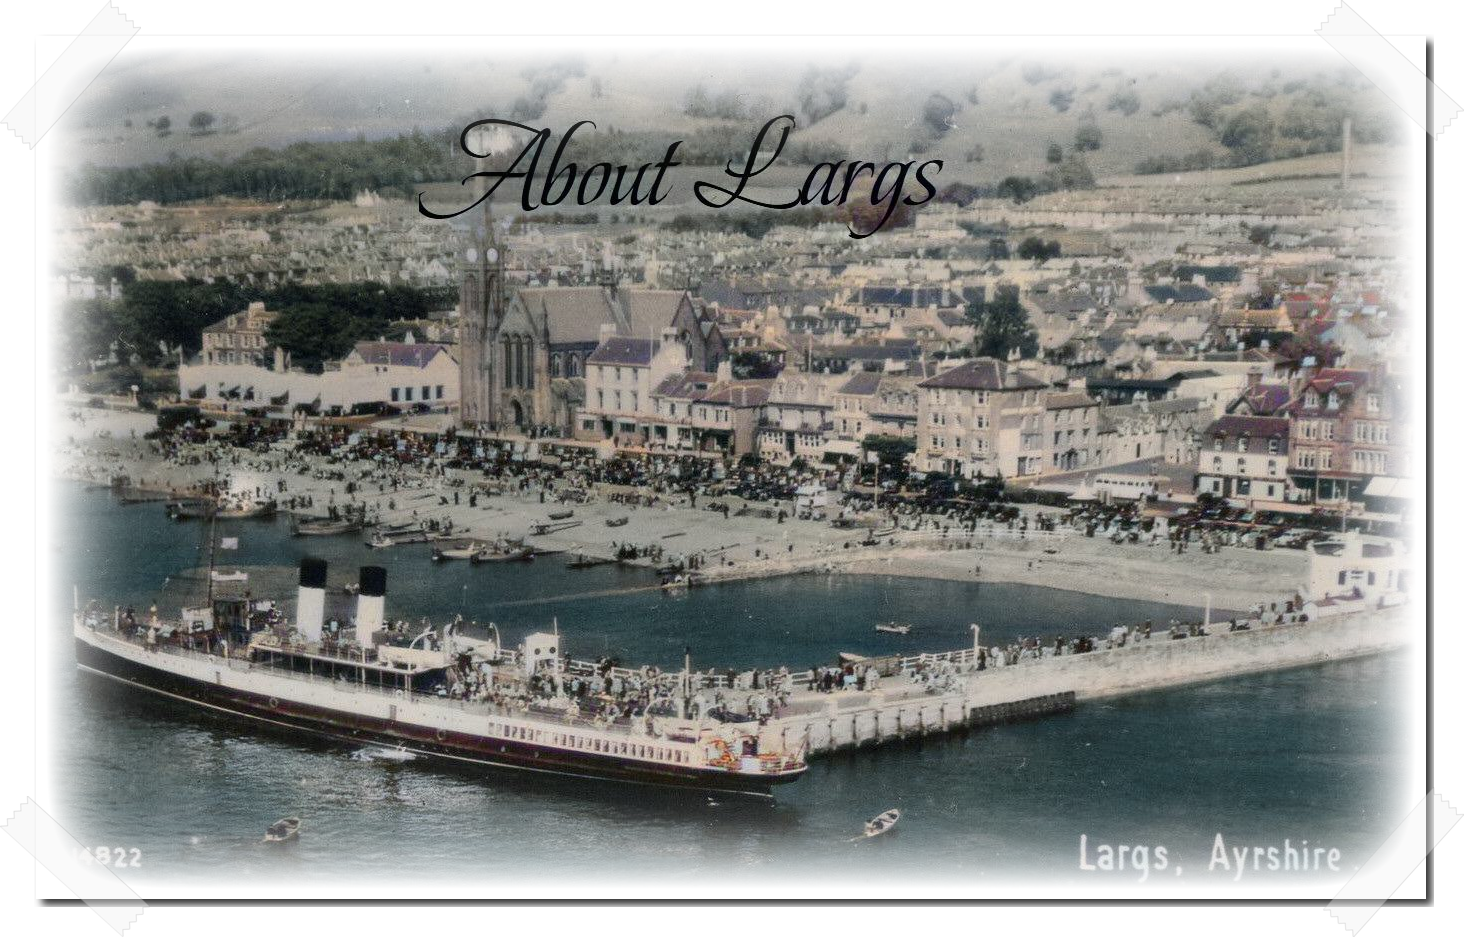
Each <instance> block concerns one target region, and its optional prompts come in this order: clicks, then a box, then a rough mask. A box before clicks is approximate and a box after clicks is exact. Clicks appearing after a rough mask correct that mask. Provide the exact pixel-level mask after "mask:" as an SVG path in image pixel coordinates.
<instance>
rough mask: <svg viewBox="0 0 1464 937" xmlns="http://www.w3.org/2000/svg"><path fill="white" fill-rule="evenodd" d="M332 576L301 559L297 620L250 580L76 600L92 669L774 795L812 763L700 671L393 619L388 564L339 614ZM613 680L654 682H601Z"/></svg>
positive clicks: (396, 742)
mask: <svg viewBox="0 0 1464 937" xmlns="http://www.w3.org/2000/svg"><path fill="white" fill-rule="evenodd" d="M325 583H326V564H325V562H324V561H323V560H318V559H313V558H306V559H305V560H303V561H302V562H301V564H300V575H299V595H298V599H297V603H296V611H295V616H294V620H293V621H290V620H288V619H287V618H286V616H285V614H284V610H283V608H282V606H281V604H280V603H279V602H277V601H274V600H269V599H258V598H251V597H250V596H249V593H248V592H247V591H242V590H238V589H236V590H233V591H234V592H235V593H239V594H231V595H226V596H215V595H213V594H212V591H213V590H212V589H211V590H210V596H209V601H208V602H207V603H206V604H205V605H203V606H202V607H197V608H184V609H182V610H181V613H180V614H179V616H178V617H177V618H175V619H164V618H163V617H161V616H160V615H159V614H158V613H157V612H156V610H155V609H154V610H153V611H152V612H150V613H148V614H146V615H145V616H143V620H139V617H138V616H137V615H136V614H135V613H133V612H130V611H124V610H122V609H121V608H113V609H110V610H108V609H106V608H104V607H102V606H101V605H100V604H99V603H97V602H95V601H94V602H91V603H90V604H88V605H87V607H85V608H81V607H77V608H76V609H75V611H74V616H73V618H74V620H73V632H74V637H75V645H76V659H77V664H78V666H79V667H80V668H81V669H82V670H83V671H85V672H88V673H91V674H95V675H99V676H101V677H104V678H107V679H110V680H115V681H118V682H120V683H123V684H126V685H128V686H130V687H135V688H137V689H140V690H145V691H148V692H151V693H154V694H159V695H161V696H165V697H168V698H170V699H173V700H177V701H180V702H182V703H187V704H191V705H194V706H199V707H203V708H206V709H209V710H212V711H214V712H216V713H220V714H225V715H227V716H234V717H239V718H241V719H245V720H248V721H250V722H253V723H265V724H269V725H272V726H276V727H281V728H284V729H289V730H294V731H299V732H303V733H310V734H313V735H317V736H325V737H329V738H333V739H338V740H344V741H349V742H353V743H364V744H379V745H386V746H390V747H393V748H397V749H400V750H403V751H407V752H411V753H413V754H416V755H422V756H431V757H437V758H443V759H451V760H454V761H458V762H467V763H473V764H480V765H483V766H491V767H493V768H504V769H512V770H520V771H529V772H542V773H550V774H560V775H571V776H576V777H583V778H593V779H602V780H614V781H625V782H636V783H642V784H653V785H664V786H669V787H678V788H691V789H698V790H705V791H708V792H711V791H716V792H722V793H741V794H751V795H761V796H770V795H771V793H772V790H773V788H774V787H775V786H776V785H778V784H783V783H787V782H790V781H793V780H796V779H797V778H798V777H799V776H800V775H802V774H803V772H804V771H805V770H806V766H805V764H804V753H803V750H802V749H798V750H792V751H789V750H782V748H781V746H780V745H779V743H778V742H777V741H776V740H773V739H769V738H766V737H763V736H761V735H760V734H759V732H758V728H759V726H758V723H757V721H756V720H749V719H747V718H746V717H738V716H734V715H732V714H730V713H726V712H722V713H720V714H709V713H698V714H697V715H696V716H695V717H690V716H688V715H687V714H688V713H689V712H691V710H692V707H690V706H689V701H690V699H691V694H692V691H693V686H692V675H691V673H690V668H689V666H688V668H687V670H686V671H685V672H682V673H674V672H673V673H660V672H657V671H656V670H655V669H654V668H643V669H641V670H638V671H628V670H624V669H622V668H611V667H610V666H609V665H608V664H592V663H588V662H583V661H575V660H572V659H570V658H569V657H568V656H567V655H566V654H565V653H564V652H563V651H562V650H561V646H560V640H559V635H558V634H557V628H556V629H555V632H553V633H551V632H538V633H534V634H530V635H528V636H527V637H525V638H524V639H523V641H522V643H521V644H520V645H519V646H518V647H516V648H506V647H502V646H500V643H499V641H498V640H497V637H496V629H495V637H494V638H476V637H472V636H469V635H466V634H461V633H459V629H458V626H457V623H453V624H449V625H447V626H445V627H443V628H441V629H434V628H431V627H430V626H424V627H420V629H414V628H409V627H408V626H407V625H406V624H405V623H403V622H394V623H393V622H388V621H387V620H386V617H385V596H386V570H385V569H383V568H381V567H379V566H366V567H362V569H361V571H360V586H359V589H358V591H357V597H356V606H355V610H354V616H352V619H351V620H348V621H346V622H341V621H337V620H331V621H327V620H326V616H325V596H326V592H325ZM78 606H79V603H78ZM571 685H574V686H576V687H577V688H578V690H579V692H578V693H571V692H569V691H568V688H569V687H570V686H571ZM612 685H618V686H621V687H622V688H623V687H625V686H637V687H640V688H642V690H643V692H641V693H640V694H639V695H638V696H637V697H634V698H632V697H631V696H630V695H628V694H626V693H624V692H622V693H621V694H620V695H619V696H612V695H611V694H608V693H603V692H601V691H602V690H603V689H609V688H610V687H611V686H612ZM586 687H593V688H595V689H594V690H593V691H592V692H586V691H585V688H586ZM769 734H771V733H769Z"/></svg>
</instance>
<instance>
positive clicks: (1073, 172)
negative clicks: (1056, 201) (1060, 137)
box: [1042, 155, 1097, 190]
mask: <svg viewBox="0 0 1464 937" xmlns="http://www.w3.org/2000/svg"><path fill="white" fill-rule="evenodd" d="M1042 183H1043V185H1045V186H1046V187H1047V189H1049V190H1052V189H1091V188H1093V186H1094V185H1096V184H1097V182H1096V180H1094V178H1093V170H1091V169H1089V168H1088V164H1087V162H1086V161H1084V160H1083V158H1082V157H1081V156H1076V155H1069V156H1068V158H1067V159H1064V160H1063V161H1062V162H1060V163H1058V164H1057V165H1056V166H1054V167H1053V168H1051V169H1049V170H1047V172H1046V173H1044V174H1043V177H1042Z"/></svg>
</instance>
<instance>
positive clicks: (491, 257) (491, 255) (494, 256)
mask: <svg viewBox="0 0 1464 937" xmlns="http://www.w3.org/2000/svg"><path fill="white" fill-rule="evenodd" d="M485 256H486V257H487V258H488V262H489V263H490V264H496V263H498V248H496V247H490V248H488V253H487V254H486V255H485Z"/></svg>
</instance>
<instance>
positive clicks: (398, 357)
mask: <svg viewBox="0 0 1464 937" xmlns="http://www.w3.org/2000/svg"><path fill="white" fill-rule="evenodd" d="M352 353H353V354H356V355H359V356H360V358H361V360H362V361H364V362H365V363H366V364H385V365H393V366H395V367H408V368H425V367H427V365H429V364H431V363H432V359H434V358H436V357H437V356H438V355H440V354H446V353H447V347H446V346H445V345H437V344H434V343H432V342H357V343H356V347H355V348H354V349H352Z"/></svg>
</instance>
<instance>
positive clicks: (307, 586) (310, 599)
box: [295, 556, 325, 641]
mask: <svg viewBox="0 0 1464 937" xmlns="http://www.w3.org/2000/svg"><path fill="white" fill-rule="evenodd" d="M324 621H325V560H322V559H317V558H316V557H313V556H307V557H305V558H304V559H302V560H301V561H300V599H299V601H298V602H297V603H296V604H295V630H296V631H299V632H300V633H301V634H303V635H304V636H305V640H306V641H319V640H320V627H321V624H322V622H324Z"/></svg>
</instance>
